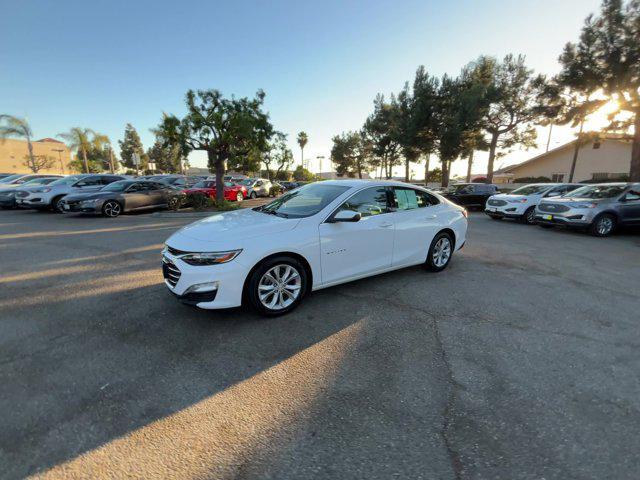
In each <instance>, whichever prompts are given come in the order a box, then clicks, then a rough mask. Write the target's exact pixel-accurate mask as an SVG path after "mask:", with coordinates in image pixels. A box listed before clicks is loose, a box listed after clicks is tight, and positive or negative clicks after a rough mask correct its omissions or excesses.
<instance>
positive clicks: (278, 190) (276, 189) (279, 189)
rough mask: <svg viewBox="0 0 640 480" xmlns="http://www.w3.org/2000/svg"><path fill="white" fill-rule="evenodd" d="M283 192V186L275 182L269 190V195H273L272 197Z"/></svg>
mask: <svg viewBox="0 0 640 480" xmlns="http://www.w3.org/2000/svg"><path fill="white" fill-rule="evenodd" d="M282 192H283V190H282V187H281V186H280V185H279V184H277V183H274V184H273V185H272V186H271V190H270V191H269V195H271V196H272V197H277V196H278V195H281V194H282Z"/></svg>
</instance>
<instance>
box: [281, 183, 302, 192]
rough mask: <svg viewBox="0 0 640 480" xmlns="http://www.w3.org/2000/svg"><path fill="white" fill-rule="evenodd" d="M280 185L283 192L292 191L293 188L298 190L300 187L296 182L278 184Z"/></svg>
mask: <svg viewBox="0 0 640 480" xmlns="http://www.w3.org/2000/svg"><path fill="white" fill-rule="evenodd" d="M278 183H279V184H280V185H282V188H283V189H284V190H285V191H288V190H293V189H294V188H298V187H299V186H300V185H298V182H278Z"/></svg>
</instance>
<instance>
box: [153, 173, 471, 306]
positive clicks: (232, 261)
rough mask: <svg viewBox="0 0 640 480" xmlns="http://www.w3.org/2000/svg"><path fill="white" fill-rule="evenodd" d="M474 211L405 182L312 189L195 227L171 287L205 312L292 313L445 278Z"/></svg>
mask: <svg viewBox="0 0 640 480" xmlns="http://www.w3.org/2000/svg"><path fill="white" fill-rule="evenodd" d="M466 217H467V212H466V210H465V209H464V208H462V207H459V206H457V205H454V204H453V203H451V202H450V201H448V200H446V199H445V198H443V197H441V196H440V195H437V194H434V193H431V192H428V191H426V190H424V189H422V188H419V187H414V186H412V185H407V184H404V183H399V182H372V181H364V180H336V181H324V182H318V183H311V184H308V185H305V186H303V187H301V188H298V189H296V190H294V191H292V192H289V193H286V194H284V195H282V196H281V197H279V198H278V199H276V200H274V201H272V202H271V203H269V204H267V205H264V206H261V207H256V208H253V209H244V210H236V211H232V212H226V213H223V214H219V215H214V216H211V217H208V218H205V219H203V220H201V221H199V222H196V223H193V224H191V225H188V226H186V227H184V228H182V229H181V230H179V231H178V232H176V233H175V234H173V235H172V236H171V237H170V238H169V239H168V240H167V241H166V245H165V248H164V249H163V252H162V269H163V275H164V279H165V284H166V286H167V287H168V288H169V290H170V291H171V292H172V293H173V294H174V295H176V296H177V297H178V298H179V299H180V300H181V301H183V302H184V303H188V304H192V305H196V306H198V307H200V308H204V309H217V308H230V307H238V306H240V305H242V304H245V303H246V304H249V305H250V306H252V307H253V308H254V309H256V310H257V311H258V312H260V313H262V314H264V315H269V316H272V315H281V314H284V313H287V312H289V311H291V310H293V309H294V308H295V307H296V306H298V304H299V303H300V302H301V301H302V299H303V298H304V296H305V295H306V294H308V293H309V292H311V291H313V290H319V289H322V288H326V287H331V286H333V285H338V284H341V283H345V282H349V281H352V280H357V279H360V278H364V277H368V276H371V275H376V274H379V273H383V272H388V271H391V270H396V269H399V268H403V267H408V266H411V265H419V264H424V265H425V266H426V267H427V268H428V269H430V270H432V271H436V272H439V271H442V270H444V269H445V268H446V267H447V265H448V264H449V262H450V261H451V257H452V255H453V253H454V252H455V251H457V250H459V249H460V248H462V246H463V245H464V242H465V238H466V232H467V218H466Z"/></svg>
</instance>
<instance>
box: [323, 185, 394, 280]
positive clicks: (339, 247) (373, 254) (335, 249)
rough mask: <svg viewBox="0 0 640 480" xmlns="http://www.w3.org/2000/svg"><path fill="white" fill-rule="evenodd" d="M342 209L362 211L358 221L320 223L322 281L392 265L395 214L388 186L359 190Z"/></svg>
mask: <svg viewBox="0 0 640 480" xmlns="http://www.w3.org/2000/svg"><path fill="white" fill-rule="evenodd" d="M340 210H351V211H355V212H360V214H361V215H362V218H361V219H360V220H359V221H357V222H337V223H327V222H324V223H322V224H320V227H319V230H320V252H321V255H322V258H321V263H322V283H323V284H330V283H334V282H340V281H344V280H348V279H350V278H353V277H358V276H365V275H367V274H370V273H375V272H376V271H380V270H384V269H385V268H389V267H390V266H391V258H392V254H393V230H394V222H393V217H394V214H393V213H391V211H390V209H389V201H388V189H387V188H386V187H370V188H366V189H364V190H361V191H359V192H357V193H355V194H354V195H353V196H352V197H351V198H349V199H348V200H347V201H346V202H345V203H344V204H342V206H341V207H340Z"/></svg>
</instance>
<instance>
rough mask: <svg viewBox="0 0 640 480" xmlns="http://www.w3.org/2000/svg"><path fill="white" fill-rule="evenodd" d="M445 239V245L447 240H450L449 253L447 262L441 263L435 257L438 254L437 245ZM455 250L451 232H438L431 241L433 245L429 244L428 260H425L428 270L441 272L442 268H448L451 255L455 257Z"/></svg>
mask: <svg viewBox="0 0 640 480" xmlns="http://www.w3.org/2000/svg"><path fill="white" fill-rule="evenodd" d="M443 239H445V243H444V245H446V242H448V244H449V255H448V257H447V259H446V262H445V263H444V264H440V263H439V262H438V260H437V259H436V258H434V257H435V256H437V255H436V250H437V245H439V242H440V241H441V240H443ZM440 245H442V244H440ZM453 250H454V241H453V238H452V237H451V234H449V233H447V232H440V233H438V234H437V235H436V236H435V237H433V240H432V241H431V245H430V246H429V252H428V253H427V260H426V261H425V264H424V265H425V267H426V268H427V270H430V271H432V272H441V271H442V270H444V269H445V268H447V266H448V265H449V263H451V257H453Z"/></svg>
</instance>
